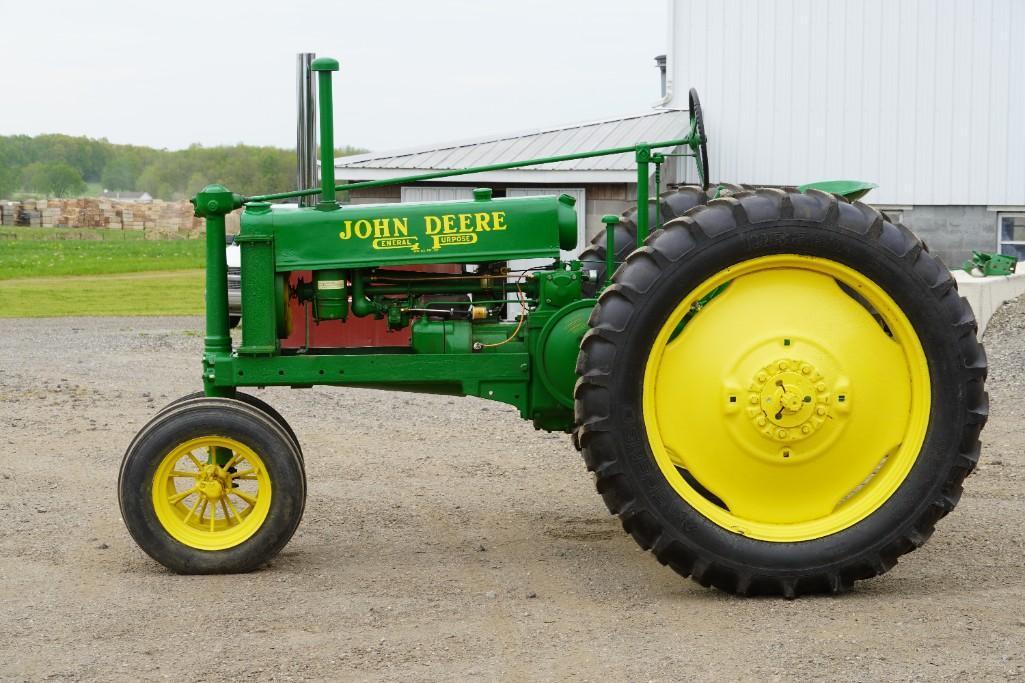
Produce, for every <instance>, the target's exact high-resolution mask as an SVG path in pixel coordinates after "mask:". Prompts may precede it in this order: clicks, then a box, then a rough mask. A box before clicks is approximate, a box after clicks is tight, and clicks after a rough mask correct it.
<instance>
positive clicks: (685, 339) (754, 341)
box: [576, 190, 987, 597]
mask: <svg viewBox="0 0 1025 683" xmlns="http://www.w3.org/2000/svg"><path fill="white" fill-rule="evenodd" d="M591 325H592V329H591V331H590V332H589V333H588V335H587V336H586V337H585V339H584V341H583V343H582V346H581V354H580V359H579V364H578V371H579V373H580V375H581V380H580V382H579V383H578V385H577V391H576V418H577V429H576V437H577V442H578V444H579V446H580V447H581V449H582V450H583V453H584V456H585V459H586V461H587V464H588V467H589V468H590V469H591V470H592V471H594V472H595V474H596V475H597V486H598V490H599V492H600V493H601V494H602V496H603V498H604V499H605V502H606V504H607V505H608V507H609V509H610V510H611V511H612V512H614V513H616V514H618V515H619V516H620V517H621V519H622V521H623V525H624V527H625V528H626V529H627V531H629V532H630V533H631V534H632V535H633V536H634V538H635V539H636V540H637V541H638V543H640V544H641V545H642V546H643V547H644V548H648V549H651V550H652V551H653V552H654V553H655V555H656V556H657V557H658V559H659V560H660V561H662V562H663V563H665V564H668V565H670V566H671V567H672V568H673V569H674V570H676V571H677V572H679V573H680V574H683V575H684V576H687V575H691V576H693V578H694V579H695V580H697V581H698V582H700V583H702V584H703V585H714V586H717V587H719V588H721V589H723V590H727V591H731V592H737V593H743V594H749V593H770V594H783V595H785V596H788V597H793V596H795V595H797V594H800V593H807V592H822V591H833V592H836V591H840V590H843V589H845V588H848V587H849V586H850V585H851V584H852V583H853V582H854V581H855V580H857V579H863V578H868V577H871V576H875V575H877V574H881V573H883V572H885V571H887V570H888V569H889V568H891V567H892V566H893V565H894V564H896V561H897V557H898V556H900V555H902V554H904V553H907V552H909V551H911V550H913V549H915V548H916V547H918V546H920V545H921V544H922V543H924V542H925V540H926V539H927V538H928V537H929V535H930V534H931V533H932V531H933V526H934V524H935V522H936V521H937V520H938V519H940V518H941V517H942V516H943V515H945V514H946V513H948V512H949V511H950V510H952V509H953V507H954V505H955V504H956V503H957V501H958V498H959V496H960V494H961V482H962V480H963V479H964V477H965V476H966V475H967V474H968V472H969V471H971V469H972V467H973V466H974V464H975V462H976V461H977V459H978V454H979V441H978V435H979V430H980V429H981V427H982V425H983V423H984V422H985V418H986V412H987V409H986V407H987V402H986V394H985V391H984V388H983V383H984V380H985V376H986V363H985V354H984V352H983V350H982V347H981V346H980V345H979V344H978V342H977V340H976V337H975V333H976V326H975V320H974V317H973V316H972V312H971V309H970V308H969V307H968V305H967V304H966V303H965V302H964V300H963V299H961V298H960V297H959V296H958V294H957V290H956V286H955V284H954V282H953V279H952V278H951V276H950V273H949V272H948V271H947V270H946V269H945V268H944V267H943V266H942V264H941V263H939V262H938V261H937V260H935V259H934V258H932V257H931V256H929V254H928V253H927V252H925V251H924V250H923V248H922V245H921V243H920V242H919V241H918V240H917V239H915V238H914V236H913V235H912V234H911V233H910V232H909V231H907V230H902V229H900V228H898V227H896V226H893V225H891V224H890V223H888V222H886V221H885V220H884V219H883V218H882V216H880V215H879V214H878V212H876V211H875V210H873V209H870V208H869V207H867V206H865V205H863V204H860V203H855V204H848V203H846V202H845V201H843V200H841V199H838V198H837V197H835V196H833V195H828V194H825V193H822V192H817V191H812V192H809V193H808V194H799V193H796V192H794V193H788V192H782V191H778V190H758V191H755V192H743V193H740V194H738V195H736V196H734V197H731V198H728V199H722V200H716V201H713V202H712V203H710V204H709V205H707V206H706V207H704V208H700V209H695V210H694V211H692V212H691V213H689V214H688V215H687V216H686V217H684V218H682V219H680V220H678V221H676V222H674V223H671V224H669V225H667V226H666V228H665V229H664V230H663V231H662V232H661V233H659V234H657V235H653V236H652V237H651V238H650V239H649V240H648V243H647V245H646V246H645V247H644V248H643V249H641V250H638V251H637V252H635V253H634V254H632V255H631V256H630V257H629V258H628V260H627V263H626V264H625V265H624V266H623V267H622V268H621V269H620V270H619V271H618V272H617V274H616V278H615V284H614V286H613V287H610V288H609V289H608V290H606V291H605V292H604V293H603V294H602V296H601V298H600V299H599V302H598V305H597V307H596V309H595V312H594V315H593V316H592V318H591ZM612 397H615V400H612Z"/></svg>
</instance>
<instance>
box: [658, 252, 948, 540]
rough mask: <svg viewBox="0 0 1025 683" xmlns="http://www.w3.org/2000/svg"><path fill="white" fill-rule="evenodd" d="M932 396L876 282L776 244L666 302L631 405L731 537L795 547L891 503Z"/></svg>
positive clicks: (680, 487) (914, 350)
mask: <svg viewBox="0 0 1025 683" xmlns="http://www.w3.org/2000/svg"><path fill="white" fill-rule="evenodd" d="M724 285H725V287H723V286H724ZM717 288H718V289H719V293H718V294H716V295H715V296H714V297H711V298H709V294H710V293H713V292H715V291H716V290H717ZM929 391H930V389H929V367H928V362H927V360H926V356H925V353H924V351H923V349H922V345H921V342H920V341H919V338H918V335H917V334H916V332H915V330H914V327H913V326H912V324H911V322H910V321H909V320H908V318H907V316H906V315H905V314H904V312H903V311H902V310H901V308H900V307H899V306H898V305H897V303H896V302H894V300H893V299H892V298H891V297H890V296H889V295H888V294H887V293H886V292H885V291H884V290H883V289H882V288H881V287H880V286H879V285H878V284H876V283H875V282H874V281H872V280H871V279H870V278H868V277H866V276H865V275H864V274H862V273H859V272H858V271H855V270H853V269H852V268H849V267H847V266H844V265H842V264H840V263H837V262H835V261H830V260H827V259H821V258H815V257H806V256H797V255H777V256H766V257H762V258H757V259H752V260H749V261H744V262H742V263H739V264H737V265H735V266H732V267H730V268H727V269H725V270H723V271H721V272H719V273H717V274H716V275H715V276H713V277H711V278H709V279H708V280H706V281H705V282H704V283H702V284H701V285H700V286H699V287H697V288H696V289H694V290H693V291H692V292H691V293H690V294H689V295H688V296H687V297H685V298H684V299H683V301H682V302H681V303H680V304H679V305H678V306H677V307H676V309H675V310H674V311H673V313H672V314H671V315H670V316H669V319H668V320H667V321H666V323H665V324H664V325H663V327H662V328H661V330H660V332H659V333H658V336H657V337H656V339H655V343H654V345H653V348H652V351H651V353H650V355H649V357H648V361H647V364H646V367H645V373H644V383H643V411H644V422H645V428H646V430H647V434H648V440H649V443H650V445H651V448H652V452H653V453H654V456H655V460H656V461H657V463H658V466H659V469H660V470H661V471H662V473H663V475H664V476H665V477H666V479H667V481H668V482H669V483H670V485H671V486H672V487H673V489H674V490H675V491H676V492H677V493H678V494H679V495H680V496H681V497H682V498H683V499H684V500H685V501H686V502H687V503H688V504H690V505H691V506H692V507H693V508H695V509H696V510H697V511H698V512H700V513H701V514H702V515H703V516H705V517H706V518H708V519H709V520H711V521H712V522H714V523H715V524H717V525H719V526H721V527H723V528H725V529H727V530H729V531H732V532H734V533H738V534H742V535H744V536H748V537H751V538H756V539H760V540H765V541H776V542H793V541H805V540H811V539H816V538H821V537H824V536H827V535H830V534H833V533H836V532H839V531H842V530H843V529H846V528H848V527H851V526H853V525H854V524H856V523H858V522H859V521H861V520H862V519H865V518H866V517H868V516H869V515H871V514H872V513H873V512H874V511H876V510H877V509H878V508H879V507H880V506H882V505H883V504H884V503H885V502H886V501H887V500H889V499H890V497H891V496H892V495H893V494H894V492H895V491H896V490H897V489H898V488H899V487H900V485H901V484H902V482H903V481H904V479H905V478H906V477H907V475H908V473H909V472H910V471H911V468H912V466H913V465H914V463H915V461H916V459H917V457H918V454H919V452H920V450H921V448H922V444H923V442H924V439H925V433H926V430H927V427H928V422H929V411H930V394H929Z"/></svg>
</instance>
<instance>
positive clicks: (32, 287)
mask: <svg viewBox="0 0 1025 683" xmlns="http://www.w3.org/2000/svg"><path fill="white" fill-rule="evenodd" d="M203 290H204V280H203V271H202V270H178V271H172V272H140V273H122V274H110V275H85V276H81V275H80V276H64V277H34V278H26V279H7V280H2V281H0V318H46V317H62V316H106V315H111V316H144V315H199V314H201V313H202V312H203Z"/></svg>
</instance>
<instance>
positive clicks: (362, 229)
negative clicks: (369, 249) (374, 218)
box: [353, 218, 370, 240]
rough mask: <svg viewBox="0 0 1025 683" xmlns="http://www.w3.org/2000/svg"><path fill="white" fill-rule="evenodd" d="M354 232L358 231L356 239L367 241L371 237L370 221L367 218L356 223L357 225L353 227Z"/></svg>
mask: <svg viewBox="0 0 1025 683" xmlns="http://www.w3.org/2000/svg"><path fill="white" fill-rule="evenodd" d="M353 230H355V231H356V237H358V238H360V239H361V240H365V239H366V238H368V237H370V221H368V220H367V219H366V218H360V219H359V220H358V221H356V225H354V226H353Z"/></svg>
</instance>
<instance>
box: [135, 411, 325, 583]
mask: <svg viewBox="0 0 1025 683" xmlns="http://www.w3.org/2000/svg"><path fill="white" fill-rule="evenodd" d="M118 501H119V504H120V507H121V515H122V517H123V519H124V521H125V525H126V526H127V527H128V531H129V532H130V533H131V535H132V538H133V539H135V541H136V543H138V544H139V547H141V548H142V549H143V550H144V551H145V552H146V553H147V554H148V555H149V556H150V557H152V558H153V559H155V560H156V561H158V562H160V563H161V564H163V565H164V566H165V567H167V568H168V569H171V570H173V571H176V572H179V573H183V574H215V573H217V574H221V573H237V572H247V571H251V570H253V569H256V568H258V567H260V566H261V565H263V564H265V563H266V562H268V561H269V560H270V559H271V558H273V557H274V556H275V555H277V553H278V552H279V551H280V550H281V549H282V548H283V547H284V546H285V544H286V543H287V542H288V540H289V539H290V538H291V537H292V534H293V533H295V530H296V528H297V527H298V525H299V521H300V520H301V519H302V513H303V508H304V506H305V503H306V481H305V476H304V473H303V466H302V461H301V460H300V459H299V454H298V452H297V451H296V449H295V447H294V446H293V444H292V442H291V440H290V439H289V438H288V436H287V435H286V434H285V433H284V431H283V430H282V429H281V428H280V427H279V426H278V425H277V423H276V422H274V421H273V420H272V419H270V418H269V417H268V416H267V415H266V414H264V413H262V412H260V411H257V410H255V409H253V408H252V407H250V406H248V405H246V404H244V403H242V402H240V401H235V400H232V399H220V398H197V399H192V400H188V401H184V402H182V403H179V404H177V405H175V406H172V407H171V408H169V409H167V410H165V411H164V412H162V413H160V414H159V415H157V417H156V418H154V419H153V420H152V421H151V422H150V423H149V424H147V425H146V426H145V427H144V428H143V430H142V431H141V432H140V433H139V435H138V436H137V437H136V438H135V440H134V441H133V442H132V444H131V446H129V449H128V452H127V453H125V457H124V460H123V461H122V465H121V472H120V476H119V477H118Z"/></svg>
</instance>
